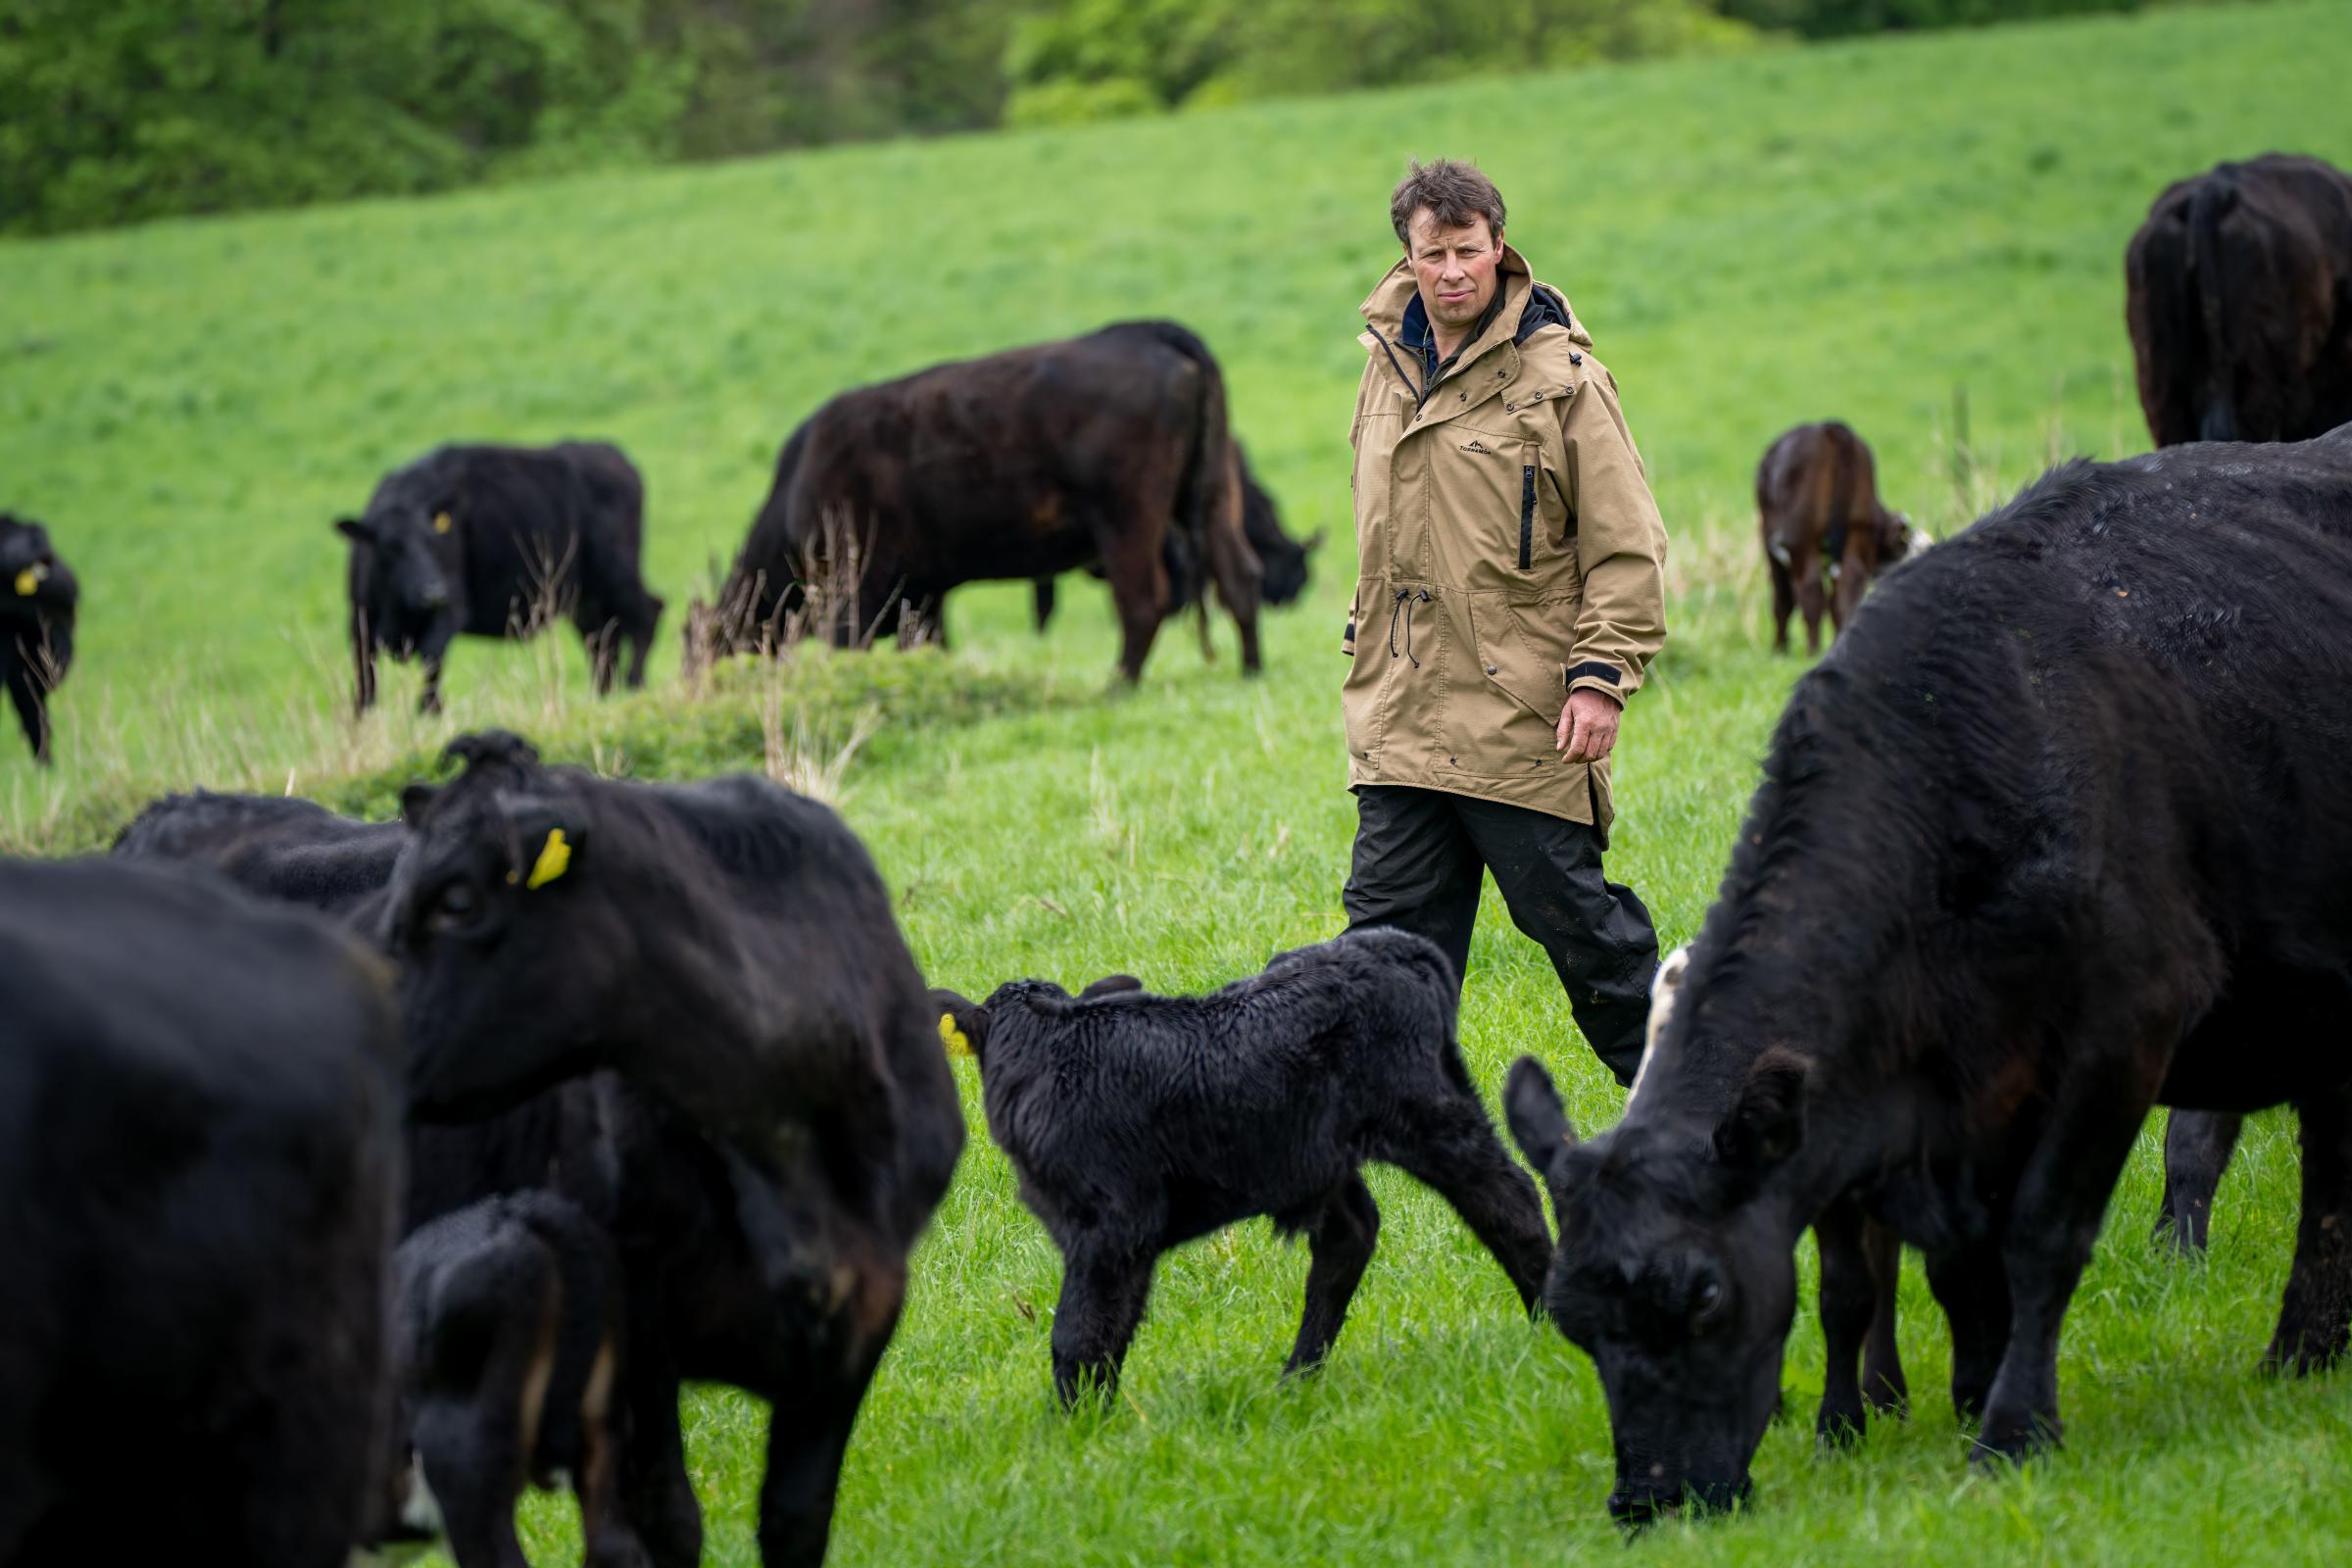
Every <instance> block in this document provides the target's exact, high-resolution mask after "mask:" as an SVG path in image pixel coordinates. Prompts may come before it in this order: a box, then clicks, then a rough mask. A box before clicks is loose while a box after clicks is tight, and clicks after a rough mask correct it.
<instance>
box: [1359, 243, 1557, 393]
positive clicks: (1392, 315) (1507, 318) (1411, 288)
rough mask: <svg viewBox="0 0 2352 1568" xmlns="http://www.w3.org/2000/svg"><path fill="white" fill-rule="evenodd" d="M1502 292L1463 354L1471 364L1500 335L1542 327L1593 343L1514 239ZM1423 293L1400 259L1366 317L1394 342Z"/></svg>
mask: <svg viewBox="0 0 2352 1568" xmlns="http://www.w3.org/2000/svg"><path fill="white" fill-rule="evenodd" d="M1498 271H1499V273H1500V286H1501V291H1502V309H1501V310H1499V311H1497V312H1495V319H1494V320H1493V322H1492V323H1490V324H1489V326H1488V327H1487V329H1486V331H1484V332H1482V333H1480V334H1479V336H1478V338H1477V339H1476V340H1475V341H1473V342H1472V343H1470V344H1467V345H1465V346H1464V348H1463V349H1462V351H1461V353H1460V355H1459V356H1458V359H1459V361H1460V362H1461V363H1462V364H1465V365H1466V364H1468V363H1469V362H1470V361H1471V360H1474V359H1476V358H1477V357H1478V356H1479V355H1480V354H1482V353H1484V352H1485V351H1486V350H1487V349H1488V348H1489V347H1491V346H1492V344H1493V342H1494V340H1495V339H1496V338H1498V337H1507V338H1508V339H1509V340H1510V341H1511V342H1514V343H1524V342H1526V341H1527V340H1528V338H1529V337H1530V336H1531V335H1533V334H1534V333H1535V332H1536V331H1537V329H1538V328H1540V327H1544V326H1559V327H1564V328H1566V329H1567V332H1568V341H1570V342H1571V343H1574V344H1575V345H1576V346H1577V347H1579V348H1587V349H1589V348H1591V347H1592V346H1593V336H1592V334H1591V333H1589V332H1587V331H1586V330H1585V325H1584V322H1583V321H1582V320H1580V319H1578V318H1577V317H1576V315H1575V313H1574V312H1573V311H1571V310H1570V309H1569V307H1568V296H1567V295H1565V294H1563V293H1561V292H1560V290H1558V289H1556V288H1554V287H1553V286H1552V285H1551V284H1549V283H1541V282H1538V281H1537V280H1536V276H1535V272H1534V270H1533V269H1531V268H1530V267H1529V266H1528V265H1527V258H1526V257H1524V256H1522V255H1520V254H1519V253H1518V252H1517V251H1516V250H1514V249H1512V248H1511V247H1510V246H1509V245H1508V244H1505V245H1504V246H1503V247H1502V262H1501V265H1500V267H1499V269H1498ZM1420 297H1421V285H1420V283H1419V282H1418V281H1417V280H1416V279H1415V278H1414V276H1413V267H1412V263H1410V262H1409V261H1406V260H1405V259H1404V258H1402V257H1399V258H1397V265H1396V266H1394V267H1392V268H1390V269H1389V270H1388V273H1387V275H1385V276H1383V277H1382V278H1381V280H1380V282H1379V283H1378V284H1377V285H1376V286H1375V287H1374V288H1373V290H1372V292H1371V293H1370V294H1369V295H1367V296H1366V297H1365V299H1364V303H1363V305H1362V306H1361V307H1359V309H1360V310H1361V311H1362V314H1363V318H1364V320H1365V322H1366V323H1367V324H1368V325H1370V327H1371V328H1372V330H1373V331H1375V332H1378V333H1379V334H1380V335H1381V336H1383V337H1385V338H1387V339H1388V340H1389V341H1390V342H1392V343H1394V342H1396V341H1397V340H1398V339H1399V337H1400V336H1401V335H1402V333H1403V330H1404V313H1405V311H1406V310H1407V308H1409V307H1410V306H1411V305H1412V304H1413V302H1414V301H1415V300H1417V299H1419V298H1420Z"/></svg>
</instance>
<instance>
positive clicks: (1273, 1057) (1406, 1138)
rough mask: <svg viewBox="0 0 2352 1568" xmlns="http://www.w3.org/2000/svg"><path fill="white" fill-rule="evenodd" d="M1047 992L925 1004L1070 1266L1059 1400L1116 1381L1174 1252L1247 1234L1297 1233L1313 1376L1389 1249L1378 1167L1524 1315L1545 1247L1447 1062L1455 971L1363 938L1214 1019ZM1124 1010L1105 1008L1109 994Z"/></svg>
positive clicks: (1303, 953) (1104, 992)
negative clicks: (966, 1063)
mask: <svg viewBox="0 0 2352 1568" xmlns="http://www.w3.org/2000/svg"><path fill="white" fill-rule="evenodd" d="M1127 978H1128V977H1124V976H1112V977H1109V978H1108V979H1106V980H1103V981H1098V982H1096V984H1095V985H1094V986H1093V987H1090V988H1089V991H1090V993H1091V994H1092V996H1091V1000H1090V999H1089V998H1072V997H1071V996H1069V995H1068V994H1067V993H1066V992H1064V991H1062V990H1061V988H1060V987H1058V986H1054V985H1051V984H1048V983H1047V982H1044V981H1038V980H1024V981H1016V982H1014V983H1012V984H1010V985H1006V986H1002V987H1000V988H998V990H997V992H996V994H995V995H994V996H992V997H990V998H989V1000H988V1002H987V1004H986V1005H981V1006H974V1005H972V1004H971V1003H968V1002H966V1001H964V1000H963V999H962V998H960V997H957V996H956V995H955V994H954V993H952V992H937V991H935V992H933V993H932V996H933V999H934V1000H935V1001H936V1002H937V1003H938V1004H939V1005H941V1006H942V1007H943V1008H945V1009H946V1016H945V1017H943V1019H942V1028H943V1032H945V1031H946V1030H947V1029H948V1027H949V1026H950V1025H951V1024H952V1025H953V1027H954V1028H956V1029H959V1030H961V1031H962V1033H963V1034H964V1035H965V1037H966V1038H967V1039H968V1040H969V1042H970V1044H971V1049H972V1052H973V1054H974V1055H976V1056H977V1057H978V1058H979V1062H980V1074H981V1081H982V1088H983V1094H984V1097H985V1102H986V1104H987V1109H988V1124H989V1130H990V1132H991V1133H993V1134H994V1135H995V1137H996V1139H997V1142H998V1143H999V1144H1001V1145H1002V1146H1003V1147H1004V1149H1005V1153H1006V1154H1008V1155H1010V1156H1011V1159H1012V1163H1013V1167H1014V1169H1015V1170H1017V1171H1018V1172H1019V1174H1020V1182H1021V1197H1022V1200H1023V1201H1025V1202H1027V1203H1028V1205H1029V1206H1030V1208H1031V1209H1032V1210H1033V1211H1035V1213H1036V1214H1037V1216H1038V1218H1039V1219H1040V1220H1041V1221H1043V1222H1044V1224H1045V1227H1046V1229H1047V1231H1048V1232H1049V1233H1051V1234H1052V1236H1053V1238H1054V1245H1055V1246H1057V1247H1058V1248H1060V1250H1061V1254H1062V1263H1063V1273H1062V1295H1061V1305H1060V1309H1059V1311H1058V1312H1057V1313H1056V1314H1055V1317H1054V1388H1055V1390H1056V1392H1058V1393H1059V1394H1060V1396H1061V1397H1062V1400H1063V1401H1064V1402H1065V1403H1068V1402H1072V1401H1074V1400H1076V1398H1077V1397H1079V1394H1080V1392H1081V1390H1082V1389H1083V1388H1084V1387H1085V1386H1086V1385H1087V1384H1088V1383H1090V1382H1091V1383H1093V1384H1094V1385H1096V1386H1098V1387H1101V1388H1104V1389H1107V1388H1109V1387H1111V1386H1112V1385H1113V1384H1114V1383H1115V1382H1116V1380H1117V1377H1118V1372H1119V1366H1120V1363H1121V1362H1122V1360H1124V1358H1125V1356H1126V1353H1127V1346H1128V1343H1129V1341H1130V1340H1132V1339H1133V1337H1134V1335H1135V1330H1136V1325H1137V1323H1138V1322H1139V1321H1141V1319H1142V1317H1143V1313H1144V1301H1145V1299H1146V1297H1147V1296H1148V1295H1149V1294H1150V1291H1151V1287H1152V1264H1153V1263H1154V1262H1156V1261H1157V1259H1158V1257H1159V1255H1160V1254H1161V1253H1162V1252H1165V1251H1167V1250H1170V1249H1171V1248H1174V1247H1178V1246H1181V1245H1182V1244H1184V1243H1186V1242H1189V1241H1192V1240H1194V1239H1196V1238H1198V1237H1201V1236H1205V1235H1207V1234H1209V1233H1210V1232H1212V1231H1216V1230H1220V1229H1222V1228H1224V1227H1225V1226H1227V1225H1231V1224H1234V1223H1235V1222H1237V1221H1239V1220H1244V1219H1248V1218H1250V1217H1251V1216H1253V1215H1258V1214H1265V1215H1268V1216H1270V1217H1271V1218H1272V1219H1273V1221H1274V1224H1275V1228H1276V1229H1277V1230H1279V1231H1281V1232H1283V1233H1285V1234H1289V1235H1296V1234H1303V1235H1305V1236H1306V1238H1307V1242H1308V1246H1309V1248H1310V1250H1311V1252H1312V1259H1313V1260H1312V1263H1311V1265H1310V1266H1309V1269H1308V1272H1307V1281H1306V1305H1305V1310H1304V1312H1303V1313H1302V1314H1301V1316H1300V1319H1299V1340H1298V1344H1297V1345H1296V1346H1295V1347H1294V1348H1293V1349H1292V1351H1291V1358H1290V1362H1289V1364H1288V1365H1287V1366H1286V1367H1285V1369H1284V1370H1285V1371H1286V1373H1288V1372H1299V1371H1302V1370H1305V1369H1308V1368H1311V1367H1314V1366H1316V1365H1318V1364H1319V1363H1320V1362H1321V1361H1322V1359H1323V1357H1324V1355H1325V1353H1326V1352H1328V1351H1329V1350H1330V1348H1331V1345H1332V1342H1333V1340H1335V1339H1336V1338H1338V1336H1339V1332H1340V1325H1341V1323H1342V1321H1343V1320H1344V1319H1345V1318H1346V1316H1347V1313H1348V1301H1349V1299H1351V1298H1352V1297H1353V1296H1354V1294H1355V1287H1356V1284H1357V1282H1358V1281H1360V1280H1361V1279H1362V1278H1363V1273H1364V1266H1365V1264H1366V1263H1368V1262H1369V1261H1370V1260H1371V1256H1372V1250H1373V1246H1374V1243H1375V1241H1376V1239H1377V1238H1378V1236H1379V1233H1380V1210H1379V1209H1378V1207H1376V1206H1375V1205H1374V1203H1373V1201H1372V1194H1371V1192H1370V1191H1369V1190H1368V1189H1367V1188H1366V1187H1365V1186H1364V1182H1363V1178H1362V1176H1361V1175H1359V1174H1358V1170H1359V1167H1361V1166H1362V1165H1363V1164H1364V1162H1365V1161H1367V1160H1380V1161H1383V1162H1385V1163H1388V1164H1393V1165H1397V1166H1399V1167H1401V1168H1402V1169H1404V1170H1406V1171H1408V1172H1410V1173H1411V1174H1412V1175H1413V1176H1415V1177H1417V1178H1419V1179H1420V1180H1422V1181H1424V1182H1426V1183H1428V1184H1429V1185H1430V1186H1431V1187H1434V1188H1436V1189H1437V1190H1438V1192H1439V1193H1440V1194H1441V1195H1443V1196H1444V1197H1445V1199H1446V1201H1447V1202H1449V1203H1451V1204H1452V1205H1453V1207H1454V1210H1455V1211H1456V1212H1457V1213H1459V1214H1460V1215H1461V1216H1462V1218H1463V1219H1464V1220H1466V1221H1467V1222H1468V1223H1469V1225H1470V1228H1471V1230H1472V1231H1474V1232H1476V1233H1477V1236H1478V1238H1479V1240H1480V1241H1481V1242H1483V1243H1485V1244H1486V1247H1487V1250H1489V1251H1491V1252H1493V1253H1494V1254H1495V1260H1496V1261H1497V1262H1499V1263H1500V1264H1501V1265H1502V1267H1503V1271H1504V1272H1505V1273H1506V1274H1508V1275H1509V1276H1510V1279H1511V1284H1512V1286H1513V1287H1514V1288H1515V1289H1517V1291H1518V1292H1519V1299H1520V1300H1521V1301H1522V1302H1526V1303H1529V1304H1531V1305H1532V1303H1533V1302H1534V1300H1535V1297H1536V1292H1537V1290H1538V1288H1539V1287H1540V1286H1541V1285H1542V1283H1543V1277H1544V1263H1545V1259H1546V1253H1547V1251H1548V1241H1547V1238H1546V1236H1545V1233H1544V1210H1543V1206H1542V1203H1541V1201H1539V1200H1538V1199H1537V1197H1536V1193H1535V1188H1534V1186H1533V1184H1531V1183H1530V1182H1529V1181H1528V1179H1527V1177H1526V1176H1525V1175H1524V1174H1523V1173H1521V1171H1520V1170H1519V1168H1518V1167H1517V1166H1516V1165H1514V1164H1513V1163H1512V1162H1511V1158H1510V1156H1509V1155H1508V1154H1507V1153H1505V1152H1503V1149H1502V1145H1501V1144H1500V1142H1499V1141H1498V1140H1497V1139H1496V1138H1495V1129H1494V1125H1493V1124H1492V1123H1491V1122H1490V1121H1489V1120H1488V1118H1487V1113H1486V1110H1485V1107H1483V1106H1482V1105H1481V1104H1480V1103H1479V1100H1478V1096H1477V1094H1476V1093H1475V1092H1474V1091H1473V1090H1472V1089H1471V1087H1470V1079H1469V1075H1468V1074H1467V1073H1466V1072H1465V1071H1464V1070H1463V1067H1462V1060H1461V1053H1460V1050H1459V1048H1458V1047H1457V1046H1456V1045H1455V1043H1454V1038H1453V1022H1454V1002H1453V986H1454V982H1453V976H1452V973H1451V971H1450V970H1449V969H1448V968H1447V966H1446V959H1445V957H1444V956H1442V955H1441V954H1440V953H1439V952H1438V950H1437V949H1436V948H1435V947H1433V946H1431V945H1430V944H1429V943H1428V942H1426V941H1424V940H1423V939H1421V938H1420V937H1416V936H1412V935H1409V934H1407V933H1404V932H1401V931H1392V930H1376V931H1363V932H1354V933H1350V934H1349V935H1348V936H1344V937H1341V938H1340V939H1339V940H1337V941H1335V942H1327V943H1325V944H1323V945H1322V946H1320V947H1313V948H1301V949H1299V950H1298V951H1297V952H1294V953H1286V954H1283V955H1281V956H1278V957H1276V958H1275V959H1274V961H1273V962H1272V963H1271V964H1269V965H1268V966H1267V968H1266V971H1265V973H1264V974H1262V975H1258V976H1255V977H1253V978H1251V979H1248V980H1242V981H1237V982H1236V983H1234V984H1233V985H1230V986H1227V987H1226V988H1225V989H1223V990H1222V991H1218V992H1214V993H1212V994H1210V995H1208V996H1205V997H1154V996H1148V995H1143V994H1141V993H1140V992H1137V991H1133V990H1123V989H1120V988H1119V987H1118V985H1117V982H1118V981H1120V980H1124V979H1127ZM1106 987H1107V988H1108V989H1105V988H1106Z"/></svg>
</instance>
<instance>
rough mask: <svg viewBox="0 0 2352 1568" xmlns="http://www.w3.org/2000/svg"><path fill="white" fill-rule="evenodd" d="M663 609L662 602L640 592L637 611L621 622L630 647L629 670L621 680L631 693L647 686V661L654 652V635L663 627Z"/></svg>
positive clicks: (625, 638) (622, 631) (623, 635)
mask: <svg viewBox="0 0 2352 1568" xmlns="http://www.w3.org/2000/svg"><path fill="white" fill-rule="evenodd" d="M661 626H662V601H661V600H659V599H657V598H655V597H654V596H653V595H652V594H649V593H643V592H640V593H639V594H638V595H637V606H636V609H635V610H634V611H632V612H631V613H630V614H629V616H628V618H627V619H625V620H624V621H622V622H621V628H620V630H621V636H622V638H623V639H624V640H625V641H626V642H627V643H628V645H629V669H628V673H627V674H625V675H623V676H622V677H621V680H622V681H623V682H624V683H625V684H626V685H627V686H628V688H629V690H631V691H636V690H638V689H639V688H640V687H642V686H644V684H645V661H646V657H647V656H648V655H650V654H651V653H652V652H653V651H654V633H655V632H657V631H659V630H660V629H661Z"/></svg>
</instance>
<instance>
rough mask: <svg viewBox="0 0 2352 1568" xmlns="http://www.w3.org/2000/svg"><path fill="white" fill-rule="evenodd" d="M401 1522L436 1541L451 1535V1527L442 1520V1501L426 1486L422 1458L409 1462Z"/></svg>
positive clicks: (403, 1494) (402, 1493) (403, 1492)
mask: <svg viewBox="0 0 2352 1568" xmlns="http://www.w3.org/2000/svg"><path fill="white" fill-rule="evenodd" d="M400 1522H401V1523H402V1524H404V1525H407V1526H408V1527H409V1528H410V1529H411V1530H416V1531H420V1532H422V1533H423V1534H425V1535H428V1536H431V1537H433V1538H434V1539H435V1540H439V1539H440V1538H441V1537H443V1536H445V1535H447V1534H449V1526H447V1525H446V1524H444V1523H442V1520H441V1499H440V1498H438V1497H436V1496H434V1495H433V1489H432V1488H431V1487H430V1486H428V1485H426V1484H425V1479H424V1460H423V1459H422V1458H421V1457H418V1458H412V1459H410V1460H409V1475H408V1482H407V1485H405V1486H404V1487H402V1489H401V1498H400Z"/></svg>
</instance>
